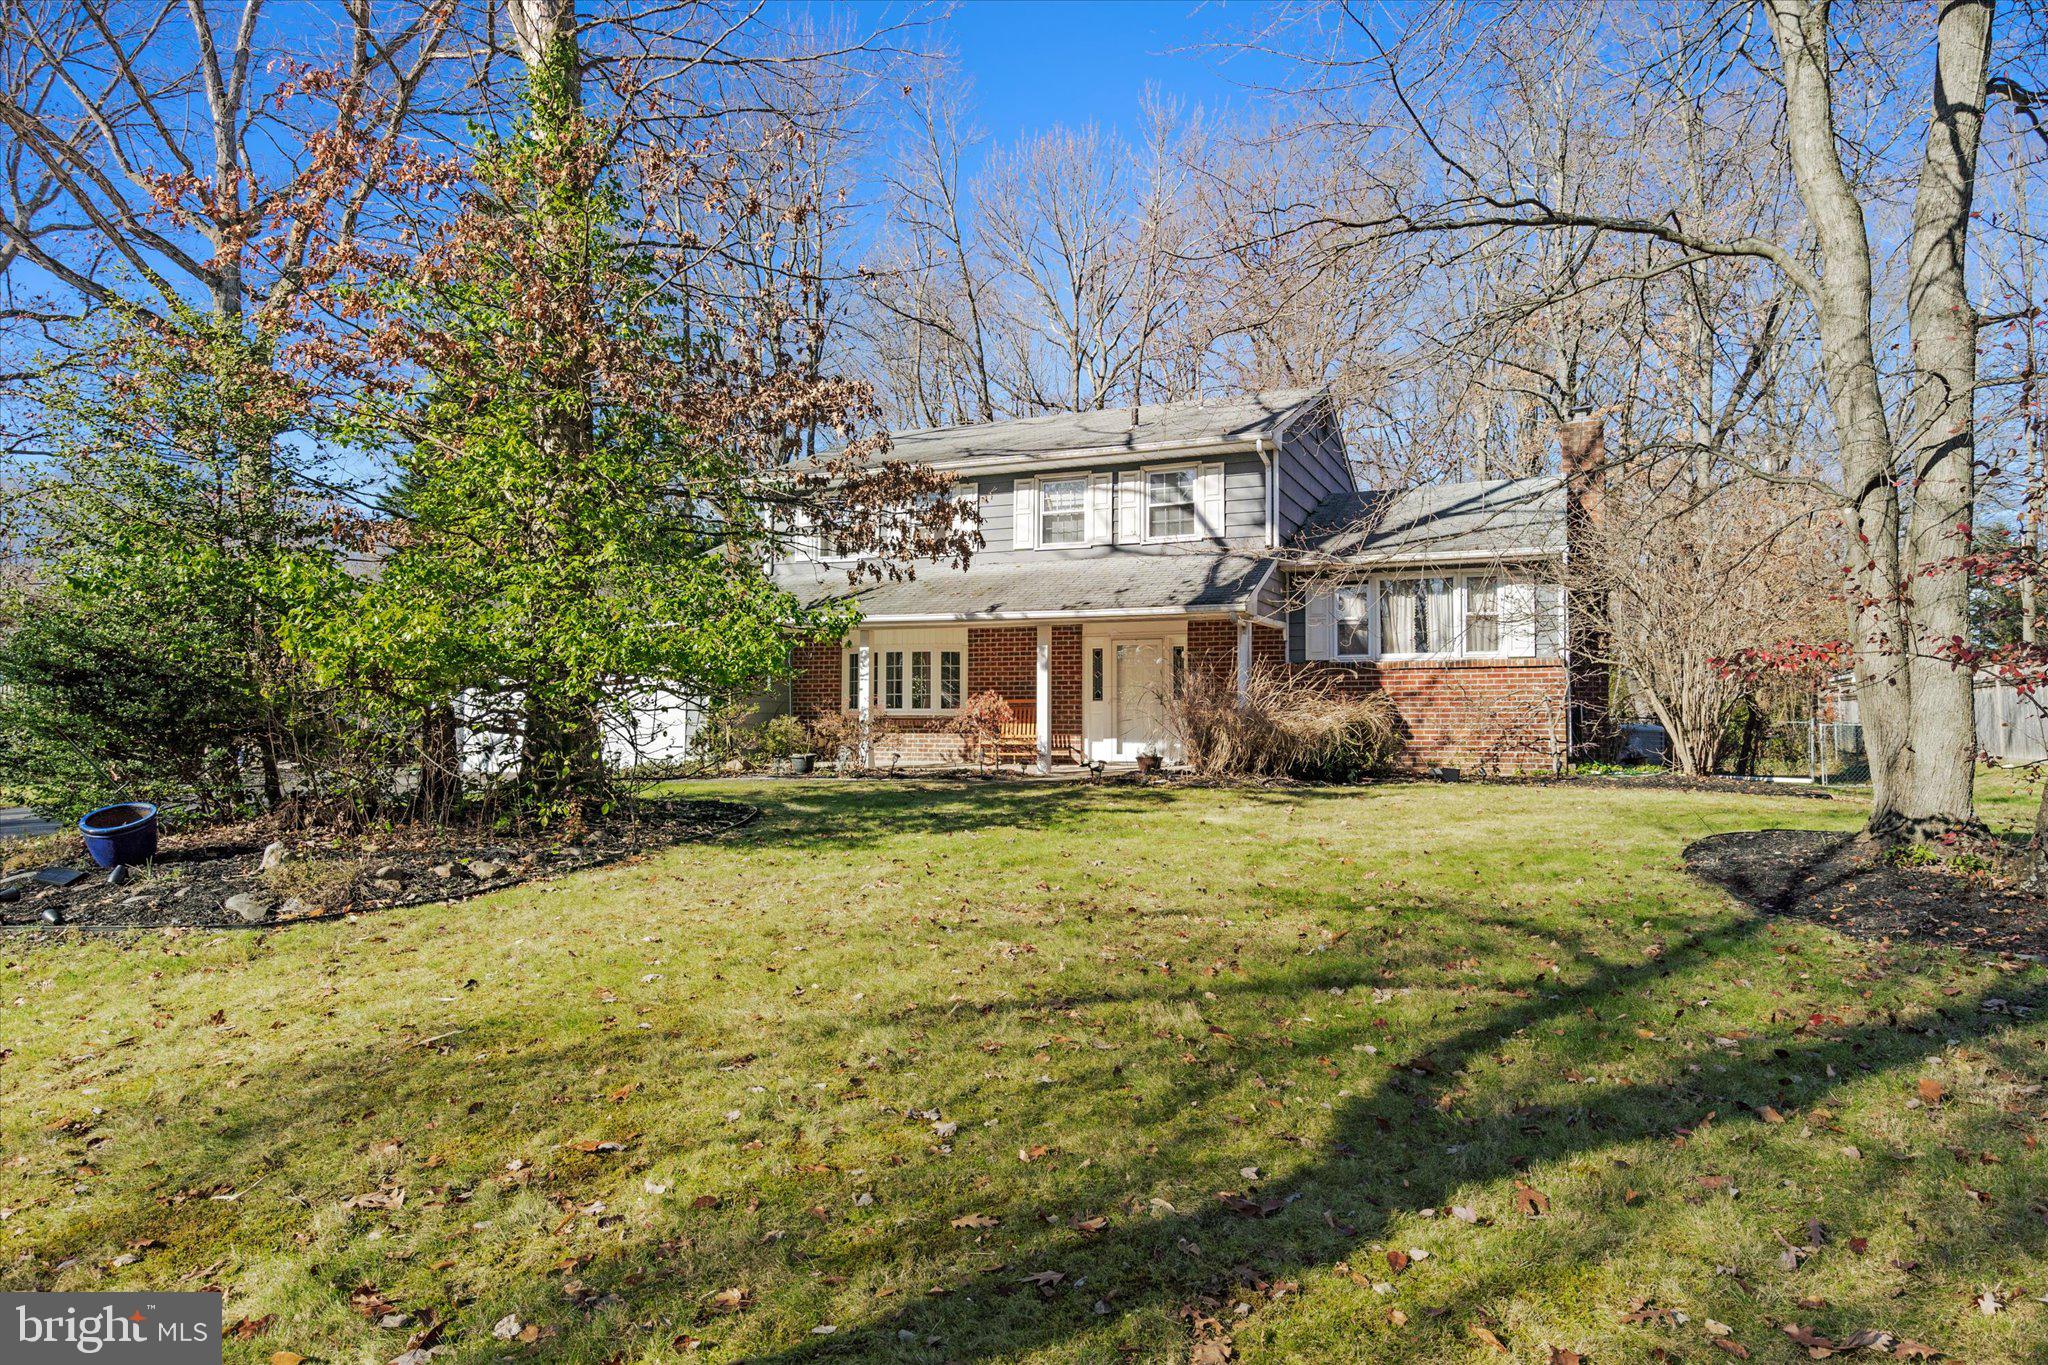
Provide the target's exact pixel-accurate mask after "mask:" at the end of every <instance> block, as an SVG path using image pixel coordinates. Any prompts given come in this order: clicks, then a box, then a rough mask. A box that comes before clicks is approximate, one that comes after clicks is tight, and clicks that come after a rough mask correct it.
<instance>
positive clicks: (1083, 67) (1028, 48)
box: [934, 0, 1260, 146]
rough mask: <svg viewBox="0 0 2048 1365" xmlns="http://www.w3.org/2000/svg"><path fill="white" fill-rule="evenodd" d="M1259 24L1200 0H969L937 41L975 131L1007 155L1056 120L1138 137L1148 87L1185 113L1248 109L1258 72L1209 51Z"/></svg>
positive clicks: (1254, 12) (1249, 10) (1234, 57)
mask: <svg viewBox="0 0 2048 1365" xmlns="http://www.w3.org/2000/svg"><path fill="white" fill-rule="evenodd" d="M1259 17H1260V16H1259V12H1258V9H1257V8H1256V7H1254V6H1250V5H1229V6H1226V5H1222V4H1217V3H1208V4H1203V3H1196V2H1195V0H966V3H963V4H962V5H961V6H960V7H959V8H958V9H956V10H955V11H954V12H953V13H952V15H951V16H950V17H948V18H946V19H945V20H943V21H941V22H940V23H939V24H938V25H936V26H935V28H934V35H935V37H936V38H937V39H938V41H939V42H940V43H941V44H942V45H943V46H945V47H946V48H948V49H950V50H951V51H953V52H954V53H956V54H957V56H958V58H959V61H960V66H961V68H962V73H963V74H964V75H965V76H966V77H967V78H968V80H969V81H971V82H972V86H973V103H972V110H973V118H972V122H973V123H974V125H975V126H976V127H978V128H980V129H981V130H982V131H983V132H985V133H986V134H987V135H988V138H989V141H990V142H991V143H993V144H995V145H997V146H1004V145H1008V144H1010V143H1013V142H1015V141H1016V140H1017V139H1018V138H1019V137H1020V136H1022V135H1024V134H1027V133H1033V132H1037V131H1040V130H1042V129H1044V128H1047V127H1049V126H1051V125H1053V124H1056V123H1064V124H1068V125H1073V126H1078V125H1081V124H1085V123H1089V122H1095V123H1098V124H1101V125H1102V126H1103V127H1104V128H1105V129H1115V130H1117V131H1119V132H1122V133H1124V134H1126V135H1135V134H1136V133H1137V131H1138V113H1139V109H1140V105H1141V100H1142V97H1143V94H1144V91H1145V89H1146V87H1147V86H1148V85H1149V86H1153V87H1156V88H1157V89H1158V90H1159V91H1160V92H1161V93H1162V94H1165V95H1169V96H1175V97H1178V98H1179V99H1181V100H1182V101H1184V102H1185V103H1186V104H1188V105H1190V106H1192V105H1196V104H1201V105H1207V106H1211V107H1216V106H1221V105H1229V106H1232V107H1236V108H1241V109H1242V108H1250V107H1251V106H1252V104H1253V103H1254V102H1255V99H1256V96H1255V95H1254V94H1252V92H1249V91H1247V90H1246V89H1245V88H1244V87H1245V85H1246V84H1247V83H1248V82H1249V81H1251V80H1252V79H1253V78H1254V77H1255V76H1256V74H1257V73H1258V71H1259V64H1257V63H1254V62H1250V61H1248V60H1247V59H1246V57H1245V56H1244V54H1242V53H1230V52H1224V51H1214V50H1204V49H1205V47H1207V46H1209V45H1212V44H1217V43H1221V42H1223V41H1224V40H1226V39H1228V38H1229V37H1231V36H1232V35H1233V34H1237V33H1239V32H1241V31H1242V30H1244V29H1246V28H1248V27H1250V26H1251V25H1253V24H1254V23H1256V22H1257V21H1258V19H1259Z"/></svg>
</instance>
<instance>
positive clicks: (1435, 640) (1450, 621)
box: [1380, 577, 1457, 654]
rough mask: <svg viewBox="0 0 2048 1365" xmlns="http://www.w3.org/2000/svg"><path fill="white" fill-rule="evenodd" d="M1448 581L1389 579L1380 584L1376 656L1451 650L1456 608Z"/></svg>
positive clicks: (1433, 578)
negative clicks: (1378, 646) (1378, 647)
mask: <svg viewBox="0 0 2048 1365" xmlns="http://www.w3.org/2000/svg"><path fill="white" fill-rule="evenodd" d="M1452 582H1453V580H1451V579H1449V578H1438V577H1431V578H1390V579H1387V580H1386V581H1384V582H1382V583H1381V584H1380V653H1382V654H1435V653H1441V652H1443V651H1445V650H1448V649H1450V648H1451V647H1452V644H1453V639H1452V635H1453V631H1454V630H1455V628H1456V621H1457V604H1456V603H1455V601H1453V599H1452V597H1451V587H1452Z"/></svg>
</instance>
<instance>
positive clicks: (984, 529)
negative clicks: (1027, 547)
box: [974, 474, 1017, 550]
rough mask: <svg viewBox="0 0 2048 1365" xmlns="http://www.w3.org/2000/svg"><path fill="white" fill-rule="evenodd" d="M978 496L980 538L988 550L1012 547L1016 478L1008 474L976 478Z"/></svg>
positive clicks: (1014, 530)
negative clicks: (979, 505) (979, 501)
mask: <svg viewBox="0 0 2048 1365" xmlns="http://www.w3.org/2000/svg"><path fill="white" fill-rule="evenodd" d="M974 482H975V484H976V485H977V490H976V491H977V495H978V496H979V498H980V500H981V539H982V543H983V547H984V548H985V549H988V550H1010V549H1015V548H1016V544H1017V533H1016V513H1017V481H1016V480H1015V479H1014V478H1012V477H1010V476H1009V475H1008V474H991V475H989V476H988V477H986V478H981V479H976V480H975V481H974Z"/></svg>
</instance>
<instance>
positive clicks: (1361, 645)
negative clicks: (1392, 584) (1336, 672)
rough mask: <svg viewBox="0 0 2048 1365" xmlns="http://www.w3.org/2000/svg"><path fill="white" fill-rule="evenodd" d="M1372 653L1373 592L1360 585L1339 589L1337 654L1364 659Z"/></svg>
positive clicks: (1343, 656) (1348, 657)
mask: <svg viewBox="0 0 2048 1365" xmlns="http://www.w3.org/2000/svg"><path fill="white" fill-rule="evenodd" d="M1371 653H1372V590H1371V589H1370V588H1368V587H1366V585H1365V584H1363V583H1360V584H1358V585H1356V586H1355V587H1346V588H1339V589H1337V654H1338V656H1339V657H1340V658H1346V659H1363V658H1365V657H1367V656H1368V655H1370V654H1371Z"/></svg>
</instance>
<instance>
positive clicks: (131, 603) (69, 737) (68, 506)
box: [0, 314, 334, 810]
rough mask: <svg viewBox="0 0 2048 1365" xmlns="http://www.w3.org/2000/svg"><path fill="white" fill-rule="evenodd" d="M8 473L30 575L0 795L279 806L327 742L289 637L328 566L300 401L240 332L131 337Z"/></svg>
mask: <svg viewBox="0 0 2048 1365" xmlns="http://www.w3.org/2000/svg"><path fill="white" fill-rule="evenodd" d="M37 397H38V399H39V403H40V407H41V410H42V413H43V415H44V417H45V418H46V419H47V420H48V428H49V430H50V431H51V432H52V433H53V437H52V445H51V447H50V449H48V450H47V451H44V452H41V453H39V455H38V456H37V458H35V459H34V460H33V461H30V462H28V463H26V464H24V465H23V466H22V467H21V468H20V469H18V470H17V471H16V472H15V476H14V480H15V482H17V483H18V484H20V485H21V488H22V491H21V493H20V496H19V499H18V501H17V502H16V504H15V507H14V514H15V518H16V534H17V535H18V536H19V538H20V540H21V542H22V553H23V560H24V565H25V570H24V572H23V574H22V575H21V576H20V577H19V578H18V579H17V580H16V581H15V582H13V584H12V585H11V586H10V587H9V589H8V590H7V597H8V602H7V604H6V607H5V609H4V611H0V616H4V617H6V618H8V619H10V620H11V621H12V623H13V624H12V627H11V629H9V630H8V631H7V632H6V633H5V635H4V638H0V684H4V697H0V734H4V735H5V736H6V738H5V740H4V741H0V774H4V777H0V780H5V781H6V782H8V784H9V785H12V786H17V787H22V788H26V789H28V790H30V791H32V792H34V793H36V794H37V796H38V799H39V800H41V801H42V802H43V803H44V804H46V805H50V806H52V807H69V806H72V805H76V804H81V803H84V802H88V801H92V800H96V799H99V798H101V797H108V796H117V795H123V794H137V793H148V794H151V795H155V796H158V797H162V798H165V799H178V798H179V797H181V796H182V797H185V798H188V799H193V800H196V801H198V802H199V803H200V804H201V805H202V806H204V807H207V808H209V809H213V810H225V809H229V808H232V807H235V806H238V805H242V804H245V803H246V802H247V801H248V800H249V799H250V798H251V795H252V793H253V792H260V793H261V796H262V798H263V800H264V801H265V802H266V803H268V804H271V805H275V804H276V803H277V802H278V801H279V800H281V799H282V797H283V795H284V779H283V775H282V769H283V766H284V764H285V762H286V761H287V760H288V759H289V758H291V757H293V756H299V755H304V754H305V753H307V752H309V751H310V750H312V749H315V748H317V747H319V746H320V745H321V744H322V743H323V742H324V740H323V738H322V736H323V731H324V726H323V723H322V722H321V721H320V719H319V717H318V708H317V707H316V706H315V705H314V704H313V700H312V698H311V697H310V696H309V695H308V692H307V688H308V684H309V679H308V677H307V675H306V673H305V670H304V669H303V668H302V667H301V666H300V665H298V664H297V663H296V662H295V661H293V660H292V659H290V658H289V657H288V656H287V655H286V654H285V652H284V650H283V647H282V644H281V641H280V639H279V636H278V629H277V627H278V624H279V621H280V619H281V616H282V613H283V611H284V609H285V607H286V605H287V604H288V603H289V604H291V605H299V606H303V605H304V604H305V603H306V602H307V600H308V599H307V597H306V595H305V593H304V591H303V588H302V587H301V588H295V589H291V588H288V585H290V584H300V585H303V584H304V583H306V582H309V581H313V580H315V579H317V578H320V577H323V576H329V577H331V575H323V574H322V573H319V572H315V571H314V570H315V569H316V567H317V566H322V565H325V564H327V563H329V562H330V561H331V560H332V559H333V555H334V550H333V545H332V540H331V537H330V536H329V535H328V532H327V528H328V523H329V519H328V516H327V513H326V506H325V499H324V498H323V497H321V496H318V495H316V494H314V493H313V492H311V491H310V490H309V489H308V487H307V486H305V485H304V484H303V483H301V482H300V477H299V474H298V472H297V471H296V470H295V469H294V468H293V467H292V465H291V464H290V463H289V462H288V461H286V460H284V459H282V458H281V455H280V448H279V447H280V442H281V440H282V438H283V436H284V434H285V433H286V432H287V431H289V430H290V429H291V428H292V427H293V426H294V425H295V424H296V423H297V422H298V421H299V419H300V415H301V409H302V403H301V399H300V395H299V393H298V391H297V390H296V388H295V386H294V385H292V384H291V383H290V382H289V381H287V380H285V379H284V378H283V377H282V376H281V375H280V374H279V373H278V372H277V371H276V370H275V369H274V368H273V367H272V366H271V364H270V363H269V357H268V356H267V355H266V354H265V353H264V351H263V349H262V348H261V347H260V346H256V345H254V344H252V343H250V342H249V341H248V340H247V339H246V337H245V336H244V334H243V332H242V331H241V329H239V328H235V327H232V326H226V325H219V324H217V323H215V322H212V321H209V320H208V319H206V318H203V317H199V316H196V315H190V314H187V315H184V316H181V317H180V318H179V319H177V321H176V323H175V324H174V325H168V326H167V325H164V324H162V323H159V322H155V321H141V320H135V319H130V320H128V321H127V322H125V323H124V324H122V325H120V326H118V327H116V328H114V329H113V330H112V331H111V332H110V333H109V334H108V335H107V336H106V337H105V338H104V340H103V345H102V347H101V351H100V363H99V364H98V366H97V367H96V368H95V370H94V371H93V372H91V373H90V374H89V375H88V374H85V373H82V372H81V371H79V370H78V369H76V368H75V367H74V368H73V369H71V370H69V371H67V372H66V373H65V374H64V376H63V378H62V380H61V382H57V381H54V380H53V381H52V382H51V383H49V384H48V385H46V386H45V388H44V390H43V391H42V392H40V393H39V394H38V395H37Z"/></svg>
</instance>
